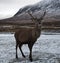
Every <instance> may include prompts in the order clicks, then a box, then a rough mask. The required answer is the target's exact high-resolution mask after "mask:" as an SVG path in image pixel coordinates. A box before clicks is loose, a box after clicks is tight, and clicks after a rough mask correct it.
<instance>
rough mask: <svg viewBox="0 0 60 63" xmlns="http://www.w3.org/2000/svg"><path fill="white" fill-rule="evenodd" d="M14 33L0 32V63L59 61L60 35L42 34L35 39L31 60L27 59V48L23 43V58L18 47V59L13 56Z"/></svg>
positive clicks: (46, 62) (50, 62)
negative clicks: (24, 56)
mask: <svg viewBox="0 0 60 63" xmlns="http://www.w3.org/2000/svg"><path fill="white" fill-rule="evenodd" d="M15 45H16V42H15V38H14V34H0V63H59V62H60V59H59V58H60V35H59V34H56V35H55V34H53V35H44V34H41V36H40V37H39V38H38V39H37V41H36V43H35V44H34V47H33V53H32V54H33V62H30V61H29V58H28V57H29V49H28V46H27V45H23V47H22V50H23V52H24V54H25V55H26V58H23V57H22V55H21V52H20V51H19V49H18V56H19V59H18V60H17V59H16V58H15V54H16V53H15Z"/></svg>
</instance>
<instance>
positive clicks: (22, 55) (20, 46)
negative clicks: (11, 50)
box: [19, 45, 25, 58]
mask: <svg viewBox="0 0 60 63" xmlns="http://www.w3.org/2000/svg"><path fill="white" fill-rule="evenodd" d="M21 47H22V45H19V49H20V51H21V53H22V56H23V57H24V58H25V55H24V53H23V51H22V49H21Z"/></svg>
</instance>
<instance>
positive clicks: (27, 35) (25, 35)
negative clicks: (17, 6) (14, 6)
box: [15, 13, 45, 61]
mask: <svg viewBox="0 0 60 63" xmlns="http://www.w3.org/2000/svg"><path fill="white" fill-rule="evenodd" d="M29 15H30V16H31V17H32V18H33V20H34V21H35V26H34V27H23V28H20V29H19V30H17V31H16V32H15V39H16V58H18V55H17V48H18V47H19V49H20V51H21V53H22V56H23V57H25V55H24V54H23V52H22V50H21V47H22V45H23V44H28V47H29V50H30V54H29V59H30V61H32V47H33V45H34V43H35V42H36V40H37V39H38V37H39V36H40V34H41V20H42V19H43V17H42V18H40V19H35V18H34V17H33V16H32V14H30V13H29ZM44 15H45V13H44ZM39 22H40V26H39Z"/></svg>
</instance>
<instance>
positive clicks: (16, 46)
mask: <svg viewBox="0 0 60 63" xmlns="http://www.w3.org/2000/svg"><path fill="white" fill-rule="evenodd" d="M17 48H18V44H16V58H17V59H18V55H17Z"/></svg>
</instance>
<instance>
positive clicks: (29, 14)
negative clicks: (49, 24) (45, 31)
mask: <svg viewBox="0 0 60 63" xmlns="http://www.w3.org/2000/svg"><path fill="white" fill-rule="evenodd" d="M28 14H29V15H30V16H31V17H32V19H35V17H34V16H33V15H32V13H31V12H29V11H28Z"/></svg>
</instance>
